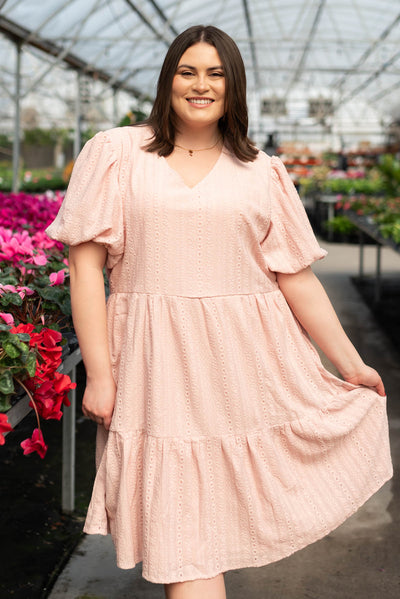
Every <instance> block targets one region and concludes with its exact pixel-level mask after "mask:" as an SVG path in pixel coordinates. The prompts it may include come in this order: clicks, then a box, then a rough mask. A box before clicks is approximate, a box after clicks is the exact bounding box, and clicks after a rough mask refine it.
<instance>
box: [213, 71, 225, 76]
mask: <svg viewBox="0 0 400 599" xmlns="http://www.w3.org/2000/svg"><path fill="white" fill-rule="evenodd" d="M223 76H224V74H223V73H220V72H218V71H216V72H215V73H211V77H223Z"/></svg>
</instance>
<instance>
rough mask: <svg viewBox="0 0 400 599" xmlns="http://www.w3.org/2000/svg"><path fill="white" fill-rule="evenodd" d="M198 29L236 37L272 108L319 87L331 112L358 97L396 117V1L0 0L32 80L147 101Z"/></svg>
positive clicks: (7, 72) (251, 79) (7, 74)
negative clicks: (178, 47) (99, 86)
mask: <svg viewBox="0 0 400 599" xmlns="http://www.w3.org/2000/svg"><path fill="white" fill-rule="evenodd" d="M199 23H202V24H209V23H212V24H213V25H215V26H217V27H220V28H221V29H224V30H225V31H226V32H227V33H229V34H230V35H231V36H232V37H233V38H234V39H235V40H236V42H237V43H238V46H239V48H240V50H241V52H242V55H243V58H244V61H245V64H246V68H247V74H248V86H249V90H250V92H251V91H257V92H260V91H261V90H262V92H263V94H264V95H268V96H269V97H270V98H275V100H277V101H278V100H279V98H286V97H288V95H289V94H291V93H293V92H294V91H295V90H298V89H300V90H303V91H304V90H319V93H320V94H321V95H322V96H328V97H331V99H333V108H332V109H333V110H336V109H337V108H338V107H340V106H342V105H343V104H345V103H347V102H348V101H349V100H352V99H354V98H360V97H362V98H363V100H364V101H366V102H367V103H368V104H369V105H373V106H375V107H376V108H377V109H378V111H379V112H380V113H381V114H387V113H388V112H389V113H391V116H394V117H395V118H398V116H399V115H398V114H394V113H395V112H396V110H398V108H397V105H398V102H396V99H397V97H398V92H399V89H400V8H399V3H398V2H393V0H380V2H376V1H375V0H374V1H370V0H202V2H198V1H196V2H195V1H194V0H85V1H84V2H83V1H82V0H41V2H36V1H33V0H5V1H3V2H2V1H1V0H0V32H2V33H3V35H4V36H5V37H7V38H8V39H12V40H13V41H20V42H21V43H22V44H23V49H24V51H26V52H30V53H33V54H35V55H40V56H42V58H43V66H42V72H39V73H38V74H36V79H37V81H42V80H44V78H45V76H46V74H47V73H48V72H49V71H50V70H51V67H52V66H53V65H54V64H57V65H60V64H63V65H66V66H68V67H70V68H73V69H77V70H80V71H82V72H84V73H87V74H90V76H93V77H95V78H97V79H100V80H103V81H106V82H107V84H108V85H110V86H111V87H113V88H114V89H126V90H128V91H129V92H130V93H132V94H134V95H141V96H142V97H143V96H147V97H150V98H151V97H153V96H154V92H155V84H156V80H157V76H158V72H159V70H160V66H161V64H162V61H163V58H164V55H165V52H166V49H167V47H168V45H169V44H170V42H171V41H172V40H173V39H174V37H175V36H176V35H177V34H178V33H179V32H181V31H183V30H184V29H185V28H187V27H188V26H190V25H194V24H199ZM4 51H5V50H4V49H3V52H4ZM8 52H9V50H8ZM0 63H1V66H0V85H1V86H2V87H3V88H6V87H9V86H11V84H12V83H11V79H10V78H11V77H12V73H13V68H14V66H13V62H12V61H10V55H8V60H6V59H2V60H1V61H0Z"/></svg>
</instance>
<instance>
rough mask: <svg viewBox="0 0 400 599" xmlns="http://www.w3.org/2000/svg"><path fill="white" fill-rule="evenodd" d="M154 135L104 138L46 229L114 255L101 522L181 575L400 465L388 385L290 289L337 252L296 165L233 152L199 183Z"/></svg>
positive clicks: (96, 515) (96, 494) (284, 542)
mask: <svg viewBox="0 0 400 599" xmlns="http://www.w3.org/2000/svg"><path fill="white" fill-rule="evenodd" d="M149 137H150V131H149V129H148V127H143V126H142V127H123V128H116V129H111V130H109V131H105V132H101V133H98V134H97V135H95V137H94V138H92V139H91V140H90V141H89V142H88V143H87V144H86V145H85V147H84V148H83V150H82V152H81V154H80V156H79V157H78V159H77V161H76V164H75V168H74V171H73V174H72V178H71V182H70V185H69V188H68V192H67V195H66V197H65V200H64V202H63V205H62V207H61V209H60V212H59V214H58V216H57V218H56V220H55V221H54V222H53V223H52V224H51V225H50V227H49V228H48V229H47V232H48V234H49V235H50V236H51V237H52V238H54V239H58V240H60V241H63V242H64V243H66V244H69V245H72V246H73V245H76V244H79V243H81V242H85V241H89V240H93V241H95V242H98V243H100V244H103V245H105V246H106V248H107V250H108V258H107V270H108V276H109V282H110V296H109V299H108V303H107V308H108V331H109V346H110V352H111V360H112V367H113V374H114V377H115V380H116V383H117V389H118V390H117V398H116V404H115V410H114V414H113V420H112V425H111V429H110V431H109V432H108V433H107V432H106V431H105V430H104V428H103V427H99V428H98V437H97V452H96V456H97V475H96V479H95V482H94V488H93V495H92V499H91V503H90V506H89V509H88V513H87V518H86V523H85V527H84V530H85V532H87V533H100V534H107V533H111V535H112V537H113V541H114V544H115V547H116V553H117V564H118V566H119V567H120V568H133V567H134V566H135V564H137V563H138V562H140V561H142V562H143V567H142V575H143V577H144V578H145V579H147V580H149V581H152V582H155V583H169V582H180V581H185V580H192V579H197V578H210V577H213V576H215V575H217V574H218V573H220V572H224V571H227V570H231V569H237V568H244V567H248V566H262V565H265V564H267V563H269V562H273V561H275V560H279V559H280V558H283V557H285V556H287V555H289V554H291V553H293V552H294V551H296V550H298V549H300V548H302V547H304V546H306V545H308V544H309V543H312V542H314V541H316V540H317V539H319V538H321V537H323V536H324V535H326V534H327V533H329V532H330V531H331V530H332V529H334V528H335V527H337V526H338V525H339V524H340V523H342V522H343V521H344V520H345V519H346V518H347V517H348V516H350V514H352V513H353V512H355V511H356V510H357V509H358V508H359V507H360V506H361V505H362V504H363V503H364V502H365V501H366V500H367V499H368V498H369V497H370V496H371V495H372V494H373V493H374V492H375V491H377V489H379V488H380V487H381V485H382V484H383V483H384V482H385V481H387V480H388V479H389V478H390V477H391V475H392V464H391V459H390V453H389V440H388V426H387V416H386V402H385V398H382V397H380V396H379V395H378V394H377V393H376V392H375V391H373V390H371V389H368V388H365V387H357V386H355V385H352V384H350V383H347V382H344V381H342V380H340V379H339V378H337V377H335V376H334V375H332V374H330V373H329V372H328V371H327V370H326V369H325V368H324V367H323V366H322V364H321V361H320V359H319V357H318V354H317V352H316V351H315V349H314V347H313V345H312V343H311V342H310V340H309V338H308V335H307V334H306V332H305V331H304V330H303V328H302V327H301V325H300V324H299V322H298V321H297V320H296V318H295V317H294V315H293V313H292V312H291V310H290V308H289V306H288V304H287V303H286V300H285V298H284V296H283V294H282V292H281V291H280V289H279V287H278V285H277V281H276V275H275V273H276V272H282V273H295V272H297V271H300V270H301V269H304V268H305V267H307V266H308V265H310V264H311V263H312V262H313V261H315V260H318V259H320V258H323V257H324V256H325V254H326V252H325V251H324V250H323V249H321V248H320V247H319V245H318V243H317V241H316V239H315V237H314V235H313V232H312V229H311V227H310V224H309V222H308V220H307V217H306V214H305V211H304V208H303V205H302V203H301V201H300V199H299V196H298V195H297V193H296V190H295V188H294V186H293V184H292V182H291V180H290V178H289V175H288V174H287V171H286V170H285V167H284V165H283V163H282V162H281V160H280V159H279V158H277V157H272V158H270V157H268V156H267V155H266V154H264V153H263V152H260V153H259V154H258V157H257V158H256V160H255V161H254V162H249V163H243V162H240V161H239V160H237V159H236V158H234V157H233V156H232V155H231V154H230V153H229V152H228V150H227V149H224V150H223V152H222V153H221V155H220V157H219V159H218V161H217V162H216V164H215V165H214V167H213V169H212V170H211V171H210V172H209V173H208V175H207V176H205V177H204V178H203V180H202V181H200V183H198V184H197V185H195V186H194V187H192V188H190V187H188V186H187V185H186V184H185V183H184V181H183V180H182V178H181V177H180V176H179V175H178V174H177V173H176V172H175V171H174V170H173V169H172V168H171V167H170V166H169V164H168V162H167V161H166V160H165V158H162V157H160V156H158V155H157V154H156V153H148V152H146V151H144V150H143V148H142V146H143V144H144V142H145V140H146V139H148V138H149Z"/></svg>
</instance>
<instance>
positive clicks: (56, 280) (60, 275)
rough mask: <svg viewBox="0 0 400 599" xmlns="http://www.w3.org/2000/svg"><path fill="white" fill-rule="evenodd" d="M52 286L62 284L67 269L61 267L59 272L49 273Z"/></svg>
mask: <svg viewBox="0 0 400 599" xmlns="http://www.w3.org/2000/svg"><path fill="white" fill-rule="evenodd" d="M49 279H50V287H53V286H54V285H62V284H63V283H64V279H65V270H64V269H61V270H59V271H58V272H52V273H50V274H49Z"/></svg>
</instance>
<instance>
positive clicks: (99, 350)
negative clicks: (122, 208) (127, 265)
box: [69, 241, 116, 429]
mask: <svg viewBox="0 0 400 599" xmlns="http://www.w3.org/2000/svg"><path fill="white" fill-rule="evenodd" d="M106 255H107V250H106V248H105V247H104V246H102V245H99V244H97V243H94V242H92V241H89V242H87V243H82V244H80V245H77V246H74V247H70V249H69V265H70V278H71V306H72V318H73V322H74V327H75V331H76V334H77V337H78V341H79V346H80V349H81V352H82V359H83V362H84V364H85V369H86V389H85V393H84V396H83V402H82V411H83V413H84V414H85V416H87V417H89V418H91V419H92V420H95V422H97V423H98V424H103V425H104V426H105V428H106V429H109V428H110V423H111V417H112V413H113V409H114V403H115V393H116V386H115V381H114V378H113V375H112V370H111V360H110V355H109V349H108V336H107V319H106V301H105V292H104V279H103V267H104V264H105V260H106Z"/></svg>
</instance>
